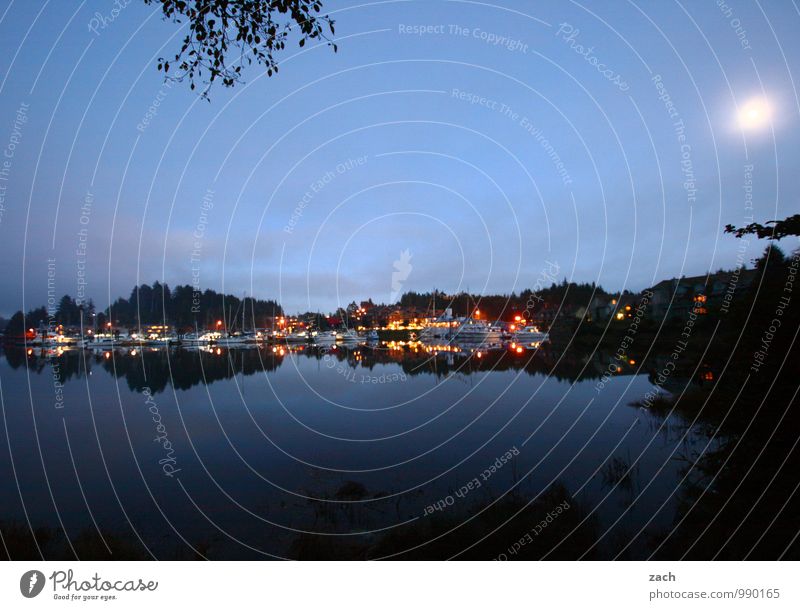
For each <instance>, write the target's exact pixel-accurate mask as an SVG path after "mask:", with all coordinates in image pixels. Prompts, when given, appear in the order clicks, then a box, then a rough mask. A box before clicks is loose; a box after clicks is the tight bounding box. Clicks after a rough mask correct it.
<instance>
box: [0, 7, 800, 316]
mask: <svg viewBox="0 0 800 610" xmlns="http://www.w3.org/2000/svg"><path fill="white" fill-rule="evenodd" d="M119 5H120V6H123V7H124V8H122V9H121V10H118V11H117V12H116V16H115V17H114V18H113V19H112V18H111V17H112V16H114V13H112V10H113V9H114V7H115V4H114V3H113V2H111V1H100V0H95V1H91V2H89V1H87V2H80V3H79V2H63V1H53V0H51V1H49V2H40V1H38V0H25V1H20V0H17V1H14V2H11V3H9V2H7V1H6V2H0V17H2V19H1V20H0V90H1V91H2V93H0V148H2V149H3V150H2V152H0V155H2V158H0V204H2V208H0V213H1V215H0V257H1V258H2V260H3V270H4V273H3V274H2V276H0V314H2V315H5V316H10V315H11V314H12V313H13V312H14V311H16V310H17V309H29V308H31V307H34V306H38V305H41V304H44V302H45V300H46V298H47V289H48V263H51V266H50V269H51V271H53V273H52V275H54V281H55V285H56V292H57V293H58V294H59V295H61V294H64V293H69V294H71V295H73V296H76V295H78V293H79V292H81V293H83V294H85V295H86V296H87V297H88V296H91V297H93V298H94V299H95V302H96V303H97V304H98V305H99V306H100V307H105V306H106V305H107V304H108V302H109V298H111V299H112V300H113V299H114V298H116V297H117V296H127V295H128V294H129V291H130V289H131V287H132V286H133V285H134V284H135V283H141V282H147V283H151V282H153V281H154V280H159V281H165V282H167V283H169V284H170V285H175V284H178V283H180V284H191V283H192V281H193V278H195V281H198V282H199V284H200V285H201V286H202V287H203V288H213V289H215V290H224V291H225V292H230V293H235V294H237V295H242V294H243V293H247V294H248V295H255V296H258V297H265V298H273V297H277V298H279V300H280V301H281V303H282V304H283V305H284V306H285V307H286V309H287V310H288V311H298V310H303V311H304V310H307V309H311V310H322V311H331V310H333V309H335V308H336V307H337V306H338V305H344V306H346V305H347V304H348V303H349V302H350V301H351V300H353V299H356V300H360V299H366V298H368V297H372V298H373V300H375V301H376V302H380V301H388V300H389V299H390V297H391V296H396V293H397V292H398V288H399V292H403V291H405V290H417V291H428V290H431V289H432V288H434V287H436V288H439V289H441V290H445V291H448V292H452V291H457V290H467V289H468V290H469V291H471V292H473V293H476V294H477V293H484V294H486V293H509V292H511V291H517V292H518V291H520V290H522V289H524V288H526V287H532V286H533V285H534V284H535V283H536V282H537V278H539V277H540V275H541V274H542V273H544V272H548V273H549V272H551V271H552V269H553V268H554V265H557V267H558V277H559V279H561V278H564V277H566V278H568V279H571V280H574V281H578V282H592V281H594V282H597V283H598V284H601V285H602V286H603V287H604V288H606V289H607V290H615V291H616V290H622V289H626V288H627V289H630V290H641V289H643V288H645V287H647V286H650V285H652V284H654V283H656V282H657V281H659V280H661V279H665V278H670V277H677V276H680V275H699V274H703V273H707V272H708V271H715V270H717V269H719V268H730V267H733V266H735V265H736V263H737V257H739V259H738V260H742V257H743V260H745V261H746V262H749V261H750V260H751V259H752V258H755V257H756V256H757V255H758V254H759V252H760V251H761V250H762V249H763V247H764V245H765V244H763V243H760V244H759V243H757V242H755V241H751V242H750V243H749V244H746V245H743V243H742V242H740V241H738V240H736V239H734V238H733V237H732V236H730V235H725V234H723V227H724V225H725V224H727V223H732V224H734V225H737V226H740V225H742V224H745V223H747V222H749V221H750V216H751V215H752V217H753V219H754V220H756V221H760V222H763V221H766V220H770V219H774V218H782V217H785V216H788V215H790V214H794V213H798V212H800V199H799V198H798V195H799V194H800V193H799V191H800V187H799V185H798V180H797V176H798V172H800V132H798V125H799V124H800V123H799V122H798V119H799V118H800V117H799V116H798V115H799V111H800V103H799V102H798V92H797V89H796V84H795V83H796V82H798V81H800V70H798V67H799V66H798V58H800V40H799V38H800V37H798V36H797V32H799V31H800V13H799V12H798V9H797V7H796V6H795V3H794V2H789V1H782V2H762V3H759V2H736V1H733V0H729V1H728V2H722V1H721V0H720V1H716V0H707V1H704V2H683V3H679V2H669V1H667V2H655V1H647V2H622V1H620V2H591V3H583V4H581V3H576V2H572V3H569V2H566V1H560V0H559V1H554V2H544V3H540V2H536V3H534V2H523V1H516V2H512V1H510V0H497V2H495V3H493V4H485V3H481V2H462V1H419V2H417V1H397V2H393V1H388V2H373V3H370V2H361V1H358V2H349V1H348V2H335V3H333V2H330V1H328V2H325V7H326V9H328V11H329V12H330V14H331V16H332V17H333V18H334V19H335V20H336V38H337V44H338V49H339V50H338V52H337V53H334V52H333V51H332V49H330V48H329V47H327V46H325V45H324V44H321V45H318V46H317V45H312V46H306V47H304V48H302V49H301V48H299V47H298V46H297V45H296V44H290V45H289V46H288V49H287V51H286V52H285V53H284V54H283V55H282V56H281V58H280V59H281V68H280V72H279V74H278V76H277V77H273V78H268V77H267V76H266V74H262V73H261V71H260V69H259V67H258V66H257V65H253V66H250V67H249V68H246V69H245V72H244V74H245V79H244V80H245V82H243V83H242V84H240V85H237V86H236V87H235V88H233V89H226V88H223V87H222V86H221V85H217V86H215V87H214V88H213V89H212V90H211V92H210V102H209V101H206V100H204V99H201V98H200V96H199V95H198V94H197V93H196V92H192V91H190V90H189V87H188V83H183V84H181V83H165V82H164V80H163V74H162V73H160V72H158V71H157V69H156V65H157V59H158V57H159V56H163V55H171V54H173V53H174V52H175V51H176V50H177V49H178V47H179V45H180V40H181V38H182V36H183V32H184V31H185V30H182V29H181V27H182V26H178V25H175V24H172V23H170V22H165V21H164V20H163V19H162V18H161V13H160V10H159V9H158V8H157V7H152V6H151V7H148V6H145V5H144V4H143V2H141V0H128V3H127V5H126V3H125V0H120V2H119ZM154 104H157V107H156V106H154ZM151 107H152V109H154V110H155V112H151V111H149V109H150V108H151ZM750 208H752V209H750ZM783 245H785V246H786V247H787V249H788V248H793V247H795V245H796V243H795V242H791V243H789V242H788V241H787V243H785V244H784V243H782V246H783ZM740 247H741V250H740ZM406 251H407V253H406V254H405V255H403V253H404V252H406ZM79 270H82V275H79ZM393 273H394V274H395V276H394V278H393ZM393 279H394V286H393ZM82 282H85V284H83V283H82Z"/></svg>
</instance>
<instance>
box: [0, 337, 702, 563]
mask: <svg viewBox="0 0 800 610" xmlns="http://www.w3.org/2000/svg"><path fill="white" fill-rule="evenodd" d="M437 352H438V353H437ZM609 362H610V358H609V357H606V358H605V359H604V357H603V355H602V354H594V355H592V357H588V356H584V357H576V358H573V359H569V358H567V357H566V356H564V355H563V354H554V353H551V352H549V351H548V350H542V351H539V352H536V353H532V352H531V353H528V352H526V353H524V354H517V353H515V352H509V351H508V350H507V349H504V350H497V351H481V352H478V351H470V350H453V349H449V350H448V349H440V350H430V349H425V348H424V347H423V346H413V347H408V346H403V347H398V348H388V347H372V348H370V347H367V346H357V347H344V346H339V347H337V348H316V347H306V346H302V347H299V348H292V349H289V348H288V347H283V348H273V347H264V348H253V349H227V350H226V349H207V350H203V349H195V350H186V349H148V348H144V349H139V350H132V349H125V350H117V351H105V352H103V351H97V352H91V351H82V350H73V351H65V352H63V353H54V352H50V353H40V352H32V351H30V352H26V351H23V350H6V351H5V352H4V353H3V355H2V358H0V381H1V382H2V411H3V426H2V428H0V436H2V439H0V446H1V447H2V450H0V472H2V478H1V479H0V484H1V485H2V488H0V496H1V497H2V499H3V501H2V509H1V512H0V521H2V522H3V523H4V524H6V527H12V526H13V527H22V529H26V528H27V527H28V525H27V524H30V526H31V527H33V528H37V527H44V528H51V529H53V530H55V531H58V530H62V531H63V532H65V533H66V536H65V537H64V541H65V542H64V548H65V551H64V552H65V553H66V554H67V555H69V554H71V553H73V552H74V553H76V554H78V555H80V553H79V552H78V550H76V544H75V543H74V541H75V540H76V539H77V538H80V537H81V536H83V537H84V538H93V539H95V540H96V542H97V545H98V547H102V548H106V549H107V548H113V547H112V545H111V544H110V543H109V542H108V541H109V540H111V539H113V540H117V541H119V540H122V541H125V545H126V547H127V548H130V549H135V553H136V554H137V556H141V557H142V558H152V557H156V558H160V559H170V558H176V557H186V556H187V555H188V556H194V555H196V556H201V557H208V558H219V559H231V558H244V559H248V558H253V559H258V558H273V557H274V558H282V557H314V556H317V554H318V555H319V556H326V557H343V558H349V557H379V556H389V555H391V556H402V552H403V551H404V550H406V549H408V548H412V547H419V549H418V551H417V552H418V553H419V552H421V553H422V556H426V555H425V550H424V549H425V548H426V546H425V543H426V542H427V541H428V540H429V539H430V538H432V537H434V533H438V532H439V531H449V530H451V529H453V528H454V527H456V528H457V527H458V526H460V524H463V523H465V522H466V521H469V520H470V519H471V518H472V517H473V516H474V515H476V513H480V512H481V511H482V510H483V509H484V508H485V507H486V506H489V505H493V504H494V503H496V502H498V501H504V500H505V499H507V498H510V497H513V498H514V499H515V501H516V502H517V503H518V505H520V506H524V505H525V504H527V503H529V502H531V501H538V502H539V503H540V504H541V503H542V502H544V505H543V510H545V512H546V513H549V512H550V510H549V509H551V508H555V499H553V500H548V498H553V496H552V495H550V496H548V495H547V490H552V489H553V488H554V486H557V488H558V489H559V490H560V492H559V493H560V494H561V496H560V497H562V498H564V500H565V501H568V502H569V506H570V510H571V511H572V516H571V517H570V520H569V522H570V523H572V524H580V523H582V522H586V523H591V524H592V535H591V540H590V542H587V543H585V544H584V546H583V547H582V548H581V549H579V552H577V553H576V556H583V554H584V553H587V555H586V556H587V557H589V556H591V557H616V556H619V557H634V558H639V557H647V556H648V554H649V552H650V550H651V549H652V548H653V545H654V544H655V542H654V541H657V540H658V536H659V535H662V534H663V533H664V532H665V531H669V530H670V528H671V526H672V524H673V522H674V520H675V515H676V507H677V503H678V501H679V498H680V495H681V490H682V487H681V481H682V479H683V476H684V468H685V464H686V461H687V459H689V458H690V457H691V456H692V455H696V454H697V453H699V452H701V451H702V450H703V448H704V447H705V446H706V445H705V444H706V442H707V441H706V440H704V438H703V437H701V436H700V435H698V434H697V433H696V432H695V431H693V430H692V429H691V428H688V427H686V426H684V425H682V424H681V422H679V421H675V420H674V418H667V419H664V418H663V417H656V416H654V415H651V414H650V413H649V412H647V411H646V410H644V409H641V408H638V407H636V406H632V404H631V403H634V402H635V401H637V400H639V399H641V398H642V397H643V396H644V394H645V393H646V392H647V391H648V390H650V389H651V388H652V387H653V386H652V384H651V383H650V381H649V380H648V377H647V375H645V374H636V371H635V369H634V368H633V367H631V369H630V370H621V371H619V373H618V374H616V375H614V376H612V377H611V378H609V379H607V380H606V381H605V383H601V377H600V376H601V374H602V372H603V371H604V370H606V369H607V365H608V363H609ZM547 502H551V503H552V504H553V505H552V506H549V505H548V504H547ZM553 518H554V519H558V518H559V515H553ZM562 519H563V523H564V524H566V523H567V521H568V520H567V519H564V518H562ZM9 524H10V525H9ZM430 524H435V526H436V527H435V528H434V529H430V527H431V525H430ZM423 525H424V526H425V527H424V528H423ZM471 525H472V523H471V524H470V526H471ZM528 525H530V526H531V527H534V526H535V525H536V523H529V524H523V526H524V527H522V529H520V527H519V525H518V524H517V525H515V528H516V529H515V530H514V531H512V532H510V533H508V532H506V533H505V534H504V535H505V536H506V538H504V541H503V542H502V543H498V544H499V546H497V545H495V546H494V547H492V548H493V549H494V550H493V551H492V553H495V552H498V551H497V549H500V551H502V550H504V549H505V548H506V547H507V546H508V544H507V543H506V542H505V540H511V541H512V542H513V541H514V540H517V539H518V538H519V536H520V535H524V533H525V532H526V531H527V530H528ZM436 528H439V529H436ZM441 528H444V530H442V529H441ZM551 529H555V528H554V527H553V528H551ZM573 529H574V528H573ZM466 531H467V530H466V529H464V530H462V532H466ZM470 531H471V532H472V533H464V535H463V536H461V537H460V538H457V539H455V541H454V542H453V543H452V544H450V546H448V549H449V550H448V551H447V552H446V554H447V556H448V557H449V556H460V555H459V552H460V551H461V550H463V549H467V548H468V547H471V545H473V543H475V542H476V539H473V538H476V536H477V534H475V533H474V531H472V530H470ZM492 531H493V528H492ZM432 532H433V533H432ZM509 536H510V537H509ZM559 536H560V537H561V538H563V537H564V533H563V531H562V532H561V533H560V534H559ZM388 539H390V540H391V544H388V543H387V542H386V541H387V540H388ZM406 541H407V542H406ZM323 548H324V549H325V552H324V553H323V552H322V551H321V550H320V549H323ZM420 549H421V550H420ZM473 551H474V549H473ZM398 553H399V555H398ZM487 553H488V551H487ZM433 555H435V554H434V553H431V556H433ZM436 556H437V557H438V556H441V553H439V554H436ZM469 556H470V557H475V554H474V552H473V553H472V554H471V555H469ZM477 557H478V558H480V557H484V556H483V555H480V554H479V555H478V556H477ZM484 558H485V559H492V558H494V557H492V556H488V555H487V556H485V557H484Z"/></svg>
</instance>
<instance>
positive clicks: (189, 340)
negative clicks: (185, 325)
mask: <svg viewBox="0 0 800 610" xmlns="http://www.w3.org/2000/svg"><path fill="white" fill-rule="evenodd" d="M219 339H220V334H219V333H210V332H209V333H186V334H185V335H183V336H182V337H181V345H208V344H209V343H214V342H215V341H218V340H219Z"/></svg>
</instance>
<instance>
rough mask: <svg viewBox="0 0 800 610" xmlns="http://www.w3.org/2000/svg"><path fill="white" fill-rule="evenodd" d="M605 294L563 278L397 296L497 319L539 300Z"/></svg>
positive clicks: (569, 301) (419, 305) (574, 300)
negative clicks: (518, 286) (507, 287)
mask: <svg viewBox="0 0 800 610" xmlns="http://www.w3.org/2000/svg"><path fill="white" fill-rule="evenodd" d="M606 294H608V293H607V292H606V291H605V290H603V288H602V287H601V286H597V285H596V284H595V283H594V282H591V283H580V284H579V283H576V282H568V281H567V280H566V279H564V280H563V281H562V282H561V283H560V284H556V283H555V282H553V283H552V284H551V285H550V286H548V287H543V288H541V289H537V290H533V289H530V288H527V289H525V290H523V291H522V292H520V293H515V292H512V293H511V294H510V295H501V294H498V295H478V296H476V295H471V294H469V293H466V292H461V293H458V294H455V295H448V294H446V293H444V292H441V291H439V290H434V291H433V292H406V293H405V294H403V295H402V296H401V297H400V303H399V304H400V306H401V307H410V308H415V309H417V310H419V311H430V310H432V309H433V307H434V304H435V307H436V310H437V311H441V310H442V309H444V308H446V307H450V308H452V309H453V315H455V316H467V315H471V314H472V313H473V312H474V311H475V309H476V308H478V309H480V310H481V312H482V314H485V315H484V316H482V317H487V318H489V319H498V320H499V319H501V318H504V317H507V316H508V315H509V314H510V313H513V312H521V311H525V309H526V308H527V309H530V308H532V307H536V306H539V305H540V304H543V303H549V304H555V305H563V306H567V307H570V306H574V307H579V306H581V305H584V306H585V305H587V304H588V303H589V302H590V301H591V300H592V298H593V297H598V296H603V295H606Z"/></svg>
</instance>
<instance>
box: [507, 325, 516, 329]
mask: <svg viewBox="0 0 800 610" xmlns="http://www.w3.org/2000/svg"><path fill="white" fill-rule="evenodd" d="M508 328H509V329H510V330H514V329H515V328H517V325H516V324H512V325H511V326H509V327H508Z"/></svg>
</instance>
